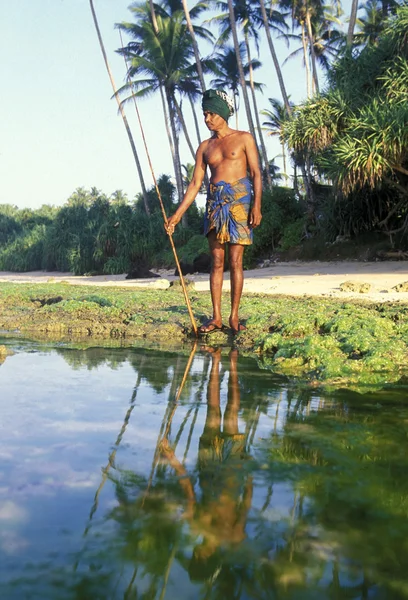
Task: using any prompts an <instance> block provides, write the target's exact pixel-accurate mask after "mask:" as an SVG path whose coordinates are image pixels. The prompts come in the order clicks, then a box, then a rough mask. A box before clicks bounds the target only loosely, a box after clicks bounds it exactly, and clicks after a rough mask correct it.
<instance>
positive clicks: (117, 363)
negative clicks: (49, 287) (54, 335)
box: [0, 341, 408, 600]
mask: <svg viewBox="0 0 408 600" xmlns="http://www.w3.org/2000/svg"><path fill="white" fill-rule="evenodd" d="M7 343H8V345H10V346H11V347H12V348H14V349H15V351H16V353H15V354H14V355H13V356H10V357H8V358H7V359H6V361H5V362H4V363H3V364H2V365H1V366H0V458H1V470H0V598H1V599H2V600H8V599H14V598H16V599H17V598H18V599H23V598H29V599H37V598H38V599H41V600H45V599H48V598H50V599H51V598H52V599H65V598H66V599H73V598H75V599H79V598H81V599H82V598H83V599H105V598H106V599H116V598H138V599H139V598H143V599H163V598H166V599H174V600H176V599H177V600H187V599H198V598H200V599H201V598H202V599H204V598H208V599H210V598H211V599H213V598H214V599H220V600H221V599H223V600H224V599H228V600H229V599H237V600H238V599H241V600H244V599H245V600H246V599H251V600H252V599H254V600H255V599H257V600H258V599H280V598H284V599H302V600H303V599H306V600H307V599H309V598H310V599H317V600H319V599H323V598H330V599H332V598H335V599H342V598H376V599H379V598H381V599H387V600H388V599H394V598H395V599H397V598H408V568H407V567H408V520H407V513H408V477H407V475H408V434H407V431H408V428H407V425H408V401H407V396H406V393H407V389H406V388H405V387H403V386H400V387H395V388H391V389H388V390H383V391H378V392H377V393H370V394H365V395H361V394H357V393H353V392H346V391H338V392H336V393H332V394H322V393H319V392H317V391H316V390H307V391H305V390H301V389H300V388H297V387H296V386H294V385H293V384H291V385H289V384H288V383H287V382H284V381H283V380H282V379H279V378H277V377H275V376H274V375H273V374H271V373H270V372H269V371H266V370H260V369H259V368H258V367H257V364H256V362H255V361H254V360H252V359H248V358H243V357H241V356H238V354H237V353H236V352H232V353H230V352H229V350H228V349H223V350H222V352H219V351H217V350H214V349H210V348H205V349H198V350H197V352H196V353H195V355H194V356H190V363H191V364H190V367H189V369H187V370H186V367H188V361H189V357H188V355H184V354H175V353H170V352H166V353H164V352H162V353H160V352H157V351H149V350H137V349H110V350H109V349H100V348H94V349H89V350H83V351H81V350H73V349H68V348H62V347H60V348H58V347H55V348H47V347H44V346H43V347H41V346H38V345H36V344H34V343H29V342H21V341H20V342H13V341H7ZM183 378H184V379H185V381H184V383H183V384H182V382H183ZM180 388H182V389H181V394H180V396H179V398H178V394H179V392H180Z"/></svg>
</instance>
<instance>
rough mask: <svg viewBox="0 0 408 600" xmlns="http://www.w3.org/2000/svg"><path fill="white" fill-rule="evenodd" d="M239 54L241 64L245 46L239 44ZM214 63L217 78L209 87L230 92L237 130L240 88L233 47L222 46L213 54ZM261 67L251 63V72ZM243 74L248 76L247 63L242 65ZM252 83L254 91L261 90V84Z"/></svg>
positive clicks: (243, 58) (254, 62)
mask: <svg viewBox="0 0 408 600" xmlns="http://www.w3.org/2000/svg"><path fill="white" fill-rule="evenodd" d="M239 52H240V56H241V62H242V63H244V61H245V58H246V57H245V54H246V50H245V44H244V42H241V43H240V45H239ZM214 62H215V64H216V69H215V73H216V75H217V77H216V78H215V79H213V80H212V81H211V85H212V86H213V87H215V88H216V89H220V90H225V89H228V90H231V92H232V97H233V100H234V111H235V119H236V127H237V128H238V109H239V88H240V77H239V69H238V62H237V55H236V52H235V48H234V47H233V46H224V47H223V49H222V50H221V51H220V52H216V53H215V54H214ZM260 66H261V63H260V62H259V61H257V60H253V61H252V62H251V68H252V70H256V69H258V68H259V67H260ZM243 69H244V74H245V75H246V76H248V74H249V69H250V66H249V64H248V63H246V64H243ZM245 83H246V85H248V84H249V82H248V80H246V81H245ZM253 83H254V88H255V89H261V88H262V84H261V83H256V82H253Z"/></svg>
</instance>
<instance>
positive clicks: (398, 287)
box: [392, 281, 408, 292]
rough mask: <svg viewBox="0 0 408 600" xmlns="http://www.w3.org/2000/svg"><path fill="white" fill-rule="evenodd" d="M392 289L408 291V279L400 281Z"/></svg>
mask: <svg viewBox="0 0 408 600" xmlns="http://www.w3.org/2000/svg"><path fill="white" fill-rule="evenodd" d="M392 289H393V290H395V291H396V292H408V281H404V282H402V283H398V284H397V285H394V287H393V288H392Z"/></svg>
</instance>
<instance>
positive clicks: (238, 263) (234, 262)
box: [229, 246, 244, 271]
mask: <svg viewBox="0 0 408 600" xmlns="http://www.w3.org/2000/svg"><path fill="white" fill-rule="evenodd" d="M243 256H244V248H243V247H242V246H239V247H236V248H234V249H231V248H230V253H229V265H230V269H231V271H234V270H236V269H242V264H243Z"/></svg>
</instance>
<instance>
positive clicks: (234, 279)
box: [229, 244, 245, 332]
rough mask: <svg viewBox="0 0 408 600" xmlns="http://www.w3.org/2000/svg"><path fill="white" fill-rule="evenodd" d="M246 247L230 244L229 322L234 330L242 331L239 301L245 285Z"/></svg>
mask: <svg viewBox="0 0 408 600" xmlns="http://www.w3.org/2000/svg"><path fill="white" fill-rule="evenodd" d="M244 248H245V246H243V245H242V244H230V246H229V263H230V278H231V314H230V318H229V324H230V326H231V329H232V330H233V331H234V332H238V331H240V329H241V327H243V326H240V323H239V316H238V312H239V303H240V301H241V295H242V288H243V285H244V269H243V258H244Z"/></svg>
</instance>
